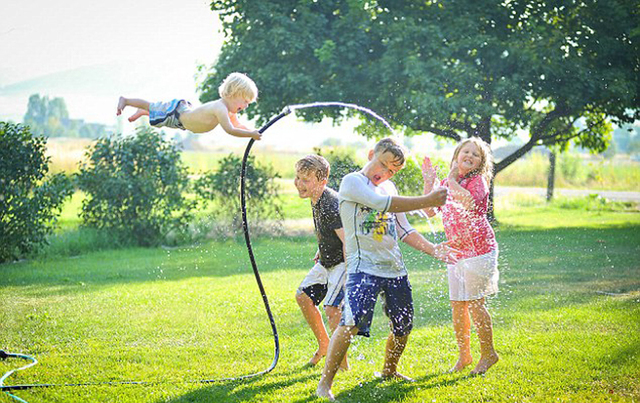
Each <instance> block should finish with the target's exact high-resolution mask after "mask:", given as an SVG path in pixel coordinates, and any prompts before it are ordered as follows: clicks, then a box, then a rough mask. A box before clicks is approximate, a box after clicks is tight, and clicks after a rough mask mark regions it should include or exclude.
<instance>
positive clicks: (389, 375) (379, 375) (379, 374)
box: [373, 371, 415, 382]
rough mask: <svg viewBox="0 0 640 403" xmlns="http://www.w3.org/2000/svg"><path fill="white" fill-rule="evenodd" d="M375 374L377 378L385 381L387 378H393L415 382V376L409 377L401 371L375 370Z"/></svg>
mask: <svg viewBox="0 0 640 403" xmlns="http://www.w3.org/2000/svg"><path fill="white" fill-rule="evenodd" d="M373 375H374V376H375V377H376V378H380V379H382V380H384V381H387V380H391V379H396V380H399V381H406V382H415V380H414V379H413V378H409V377H408V376H406V375H402V374H401V373H400V372H397V371H396V372H391V373H385V372H374V373H373Z"/></svg>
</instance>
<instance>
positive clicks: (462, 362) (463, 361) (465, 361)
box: [449, 356, 473, 373]
mask: <svg viewBox="0 0 640 403" xmlns="http://www.w3.org/2000/svg"><path fill="white" fill-rule="evenodd" d="M472 362H473V358H472V357H471V356H468V357H459V358H458V362H456V365H454V366H453V368H451V369H450V370H449V372H450V373H452V372H460V371H462V370H463V369H465V368H466V367H467V366H469V365H471V363H472Z"/></svg>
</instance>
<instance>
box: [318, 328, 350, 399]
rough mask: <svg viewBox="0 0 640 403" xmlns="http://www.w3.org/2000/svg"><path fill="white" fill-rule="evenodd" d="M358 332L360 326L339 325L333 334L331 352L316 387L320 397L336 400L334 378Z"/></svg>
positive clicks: (330, 344)
mask: <svg viewBox="0 0 640 403" xmlns="http://www.w3.org/2000/svg"><path fill="white" fill-rule="evenodd" d="M356 333H358V328H357V327H355V326H338V328H337V329H336V331H335V332H334V333H333V336H331V341H330V342H329V352H328V353H327V359H326V361H325V363H324V369H323V370H322V376H321V377H320V382H318V389H316V394H317V395H318V396H319V397H324V398H327V399H329V400H332V401H333V400H335V399H334V397H333V393H331V386H332V385H333V378H334V377H335V376H336V372H338V368H340V363H341V362H342V360H343V359H344V357H345V355H346V354H347V350H348V349H349V346H350V345H351V339H353V336H355V335H356Z"/></svg>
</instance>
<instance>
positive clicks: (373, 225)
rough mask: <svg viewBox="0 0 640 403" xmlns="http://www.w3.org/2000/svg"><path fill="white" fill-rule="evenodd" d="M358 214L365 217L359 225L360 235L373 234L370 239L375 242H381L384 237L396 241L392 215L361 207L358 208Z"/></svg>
mask: <svg viewBox="0 0 640 403" xmlns="http://www.w3.org/2000/svg"><path fill="white" fill-rule="evenodd" d="M360 214H361V215H363V216H365V218H364V220H363V221H362V223H361V225H360V233H361V234H362V235H369V234H372V233H373V235H372V237H373V240H374V241H376V242H382V238H383V237H384V236H385V235H389V236H391V237H393V239H396V240H397V239H398V236H397V232H396V225H395V217H394V214H393V213H381V212H379V211H377V210H373V209H371V208H369V207H364V206H363V207H361V208H360Z"/></svg>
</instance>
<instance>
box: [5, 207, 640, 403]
mask: <svg viewBox="0 0 640 403" xmlns="http://www.w3.org/2000/svg"><path fill="white" fill-rule="evenodd" d="M305 206H306V204H305ZM307 208H308V206H307ZM499 218H500V221H501V224H500V226H499V227H498V229H497V237H498V241H499V243H500V247H501V254H500V270H501V283H500V287H501V291H500V293H499V295H498V296H497V297H496V298H493V299H491V300H490V302H489V306H490V310H491V312H492V315H493V318H494V326H495V340H496V347H497V350H498V352H499V354H500V356H501V361H500V362H499V363H498V364H497V365H496V366H495V367H494V368H492V369H491V370H490V371H489V372H488V373H487V374H486V375H485V376H481V377H469V376H468V372H463V373H461V374H448V373H447V370H448V369H449V368H450V367H451V366H452V365H453V363H454V362H455V358H456V347H455V342H454V338H453V331H452V328H451V320H450V313H449V307H448V299H447V291H446V279H445V271H444V266H443V265H442V264H440V263H437V262H434V261H433V260H431V259H430V258H428V257H426V256H422V255H419V254H418V253H415V252H413V251H411V250H409V249H407V248H403V250H404V254H405V261H406V263H407V266H408V268H409V272H410V279H411V282H412V285H413V291H414V300H415V308H416V309H415V311H416V318H415V328H414V331H413V333H412V335H411V339H410V341H409V345H408V347H407V350H406V352H405V354H404V356H403V358H402V360H401V362H400V370H401V371H402V372H403V373H405V374H407V375H409V376H411V377H413V378H415V379H416V382H414V383H404V382H380V381H379V380H377V379H375V378H374V377H373V372H374V371H377V370H379V369H380V367H381V363H382V360H383V354H382V353H383V348H384V342H385V338H386V335H387V332H388V330H387V329H388V327H387V322H386V320H385V318H384V317H383V315H382V313H381V312H380V310H379V307H378V311H377V312H376V317H375V318H374V326H373V328H372V337H371V338H368V339H367V338H358V339H356V341H355V342H354V344H353V345H352V347H351V349H350V352H349V354H350V362H351V366H352V369H351V370H350V371H349V372H341V373H339V374H338V376H337V378H336V382H335V385H334V392H335V393H336V394H337V398H338V400H339V401H341V402H434V401H435V402H443V401H444V402H448V401H454V402H485V401H518V402H540V401H624V402H634V401H638V400H640V380H639V378H638V374H640V265H639V264H638V260H637V257H638V256H639V255H640V214H639V213H637V212H635V213H633V212H616V211H613V212H609V211H596V212H585V211H584V210H580V209H573V210H572V209H560V208H558V207H553V206H550V207H549V206H547V207H544V206H537V205H534V206H525V207H523V206H521V207H520V208H518V209H512V210H508V209H503V210H501V213H500V214H499ZM421 228H424V226H422V227H421ZM429 236H431V235H429ZM314 242H315V240H314V238H312V237H297V238H288V237H279V238H261V239H256V240H254V252H255V255H256V260H257V262H258V265H259V268H260V271H261V273H262V280H263V282H264V285H265V288H266V291H267V294H268V296H269V301H270V303H271V307H272V310H273V312H274V315H275V320H276V324H277V326H278V332H279V336H280V343H281V355H280V361H279V363H278V365H277V367H276V368H275V369H274V370H273V372H271V373H269V374H267V375H264V376H260V377H256V378H252V379H247V380H238V381H221V382H214V383H196V382H192V381H195V380H201V379H219V378H225V377H236V376H240V375H245V374H249V373H253V372H257V371H261V370H263V369H266V368H267V367H268V366H269V364H270V363H271V360H272V359H273V339H272V337H271V329H270V325H269V321H268V319H267V316H266V314H265V312H264V308H263V305H262V300H261V298H260V295H259V292H258V289H257V286H256V284H255V280H254V276H253V273H252V272H251V268H250V265H249V260H248V257H247V252H246V248H245V246H244V243H243V242H242V241H234V240H228V241H216V242H213V241H211V242H205V243H202V244H199V245H195V246H190V247H183V248H178V249H163V248H156V249H139V248H131V249H121V250H107V251H97V252H91V253H84V254H81V255H78V256H71V257H55V256H51V255H44V256H42V257H40V258H36V259H34V260H29V261H23V262H18V263H14V264H5V265H0V271H1V273H2V281H1V282H0V301H1V303H0V347H1V348H3V349H6V350H7V351H11V352H22V353H26V354H31V355H34V356H35V357H36V358H37V359H38V360H39V361H40V363H39V364H38V365H37V366H35V367H33V368H31V369H28V370H26V371H22V372H18V373H17V374H16V375H14V376H12V377H11V378H9V379H8V380H7V381H6V382H5V383H7V384H26V383H80V382H106V381H114V382H118V381H150V382H156V384H154V385H147V386H140V385H120V386H110V385H94V386H83V387H53V388H44V389H30V390H25V391H16V392H14V393H15V394H16V395H18V396H20V397H21V398H22V399H25V400H26V401H28V402H44V401H46V402H125V403H128V402H136V403H141V402H142V403H146V402H149V403H151V402H172V403H186V402H314V401H319V400H318V399H315V398H314V395H313V392H314V391H315V387H316V385H317V382H318V379H319V375H320V371H321V368H319V367H316V368H305V367H304V364H305V363H306V361H307V360H308V358H309V357H310V356H311V354H312V353H313V351H314V339H313V337H312V335H311V331H310V330H309V329H308V328H307V326H306V324H305V322H304V319H303V318H302V315H301V314H300V312H299V310H298V307H297V305H296V303H295V300H294V293H295V289H296V287H297V285H298V283H299V282H300V280H301V279H302V277H303V276H304V274H305V273H306V270H308V268H309V267H310V263H311V260H310V259H311V257H312V256H313V253H314V251H315V243H314ZM472 346H473V351H474V357H475V358H476V359H477V358H478V343H477V338H476V337H475V336H474V337H473V338H472ZM22 364H23V362H22V361H19V360H15V359H9V360H6V361H0V374H2V373H4V372H6V371H8V370H10V369H12V368H15V367H17V366H20V365H22ZM0 396H1V397H0V401H2V402H9V401H13V400H12V399H10V398H9V397H8V396H6V395H4V394H0Z"/></svg>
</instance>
